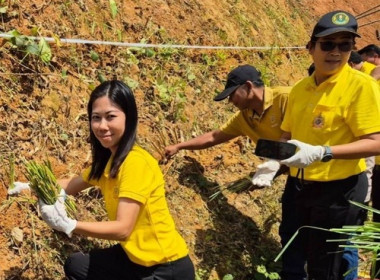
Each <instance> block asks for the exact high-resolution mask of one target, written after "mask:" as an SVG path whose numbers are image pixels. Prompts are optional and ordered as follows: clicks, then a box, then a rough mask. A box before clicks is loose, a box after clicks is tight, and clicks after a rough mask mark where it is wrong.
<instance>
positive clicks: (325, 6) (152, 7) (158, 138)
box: [0, 0, 379, 279]
mask: <svg viewBox="0 0 380 280" xmlns="http://www.w3.org/2000/svg"><path fill="white" fill-rule="evenodd" d="M117 2H118V14H117V16H116V17H115V19H113V18H112V17H111V16H110V8H109V1H106V0H89V1H43V0H35V1H30V0H24V1H18V0H8V1H4V0H3V1H0V8H1V7H5V6H7V7H8V9H7V11H6V12H5V13H0V19H1V21H0V31H1V32H8V31H10V30H12V29H14V28H16V29H17V30H18V31H19V32H20V33H22V34H25V35H34V34H33V33H34V31H33V30H35V27H37V28H38V32H37V33H38V35H41V36H49V37H50V36H58V37H61V38H86V39H90V40H108V41H120V40H123V41H127V42H140V41H146V42H149V43H165V44H168V43H178V44H199V45H240V46H244V45H245V46H248V45H252V46H264V45H265V46H272V45H273V46H304V45H305V43H306V42H307V40H308V34H309V33H310V29H311V27H312V25H313V24H314V23H315V20H316V19H317V18H318V17H319V16H320V15H321V14H323V13H325V12H327V11H331V10H336V9H344V10H347V11H350V12H352V13H353V14H360V13H361V12H364V11H366V10H368V9H370V8H371V7H374V6H376V5H377V4H378V1H377V0H368V1H366V2H365V3H362V1H351V0H350V1H339V2H338V3H337V1H333V0H315V1H311V0H302V1H294V0H279V1H275V0H270V1H265V2H262V1H257V0H251V1H248V0H218V1H217V0H204V1H195V0H183V1H182V0H181V1H172V0H166V1H164V0H162V1H159V0H157V1H151V0H150V1H147V0H139V1H136V0H134V1H117ZM377 18H378V16H377V14H373V15H370V16H368V17H365V18H362V19H360V20H359V23H360V24H362V25H363V24H365V23H367V22H371V21H374V20H376V19H377ZM376 29H379V23H376V24H372V25H367V26H365V27H363V28H361V29H360V30H359V32H360V33H361V34H362V38H361V39H358V41H357V46H358V47H359V48H361V47H363V46H365V45H366V44H368V43H376V42H377V43H378V41H376V37H375V36H376V35H375V31H376ZM0 48H1V51H0V92H1V94H0V104H1V107H0V128H1V129H0V165H1V168H0V213H1V215H2V218H1V219H0V279H62V277H63V271H62V267H61V265H62V263H63V260H64V258H65V257H66V256H67V254H69V253H70V252H72V251H76V250H84V251H86V250H88V249H90V248H92V247H94V246H105V245H107V244H108V243H107V242H101V241H98V240H92V239H86V238H82V237H78V236H76V237H73V238H72V239H68V238H67V237H65V236H64V235H63V234H60V233H55V232H53V231H52V230H50V229H49V228H48V227H47V226H46V225H45V224H44V223H43V221H42V220H41V219H40V216H39V215H38V212H37V209H36V207H35V200H36V198H35V197H34V196H32V195H30V193H28V192H26V193H23V194H22V195H20V196H18V197H7V195H6V192H7V188H8V186H9V183H10V180H11V179H10V178H11V175H10V165H11V163H10V158H11V155H12V154H14V155H15V179H16V180H17V181H24V180H25V177H24V176H23V172H24V169H23V168H24V167H23V166H24V160H31V159H35V160H43V159H49V160H50V161H51V162H52V164H53V169H54V172H55V174H56V176H57V177H65V176H70V175H72V174H79V173H80V172H81V170H82V169H83V168H84V167H85V166H87V165H88V164H89V161H90V153H89V146H88V144H87V141H86V139H87V121H86V120H87V119H86V102H87V98H88V95H89V93H90V91H91V89H92V88H93V87H94V86H96V85H97V84H98V83H99V77H100V76H104V77H105V78H106V79H111V78H118V79H123V80H124V81H126V82H127V83H128V84H129V85H131V86H132V87H133V88H134V91H135V95H136V98H137V102H138V106H139V112H140V126H139V141H140V143H141V145H143V146H144V147H145V148H147V149H148V150H149V151H150V152H152V154H154V156H155V157H156V158H157V159H161V155H162V151H163V148H164V146H165V145H167V144H169V143H173V142H176V141H179V140H184V139H189V138H190V137H193V136H195V135H199V134H201V133H204V132H207V131H209V130H211V129H214V128H217V127H218V126H219V125H221V124H222V123H223V122H224V121H225V120H226V119H228V117H229V116H231V114H232V112H234V111H235V109H234V108H232V107H231V106H230V105H226V104H225V103H223V102H221V103H215V102H211V101H210V100H212V97H213V96H214V94H215V91H217V90H219V89H221V88H222V87H223V81H224V79H225V76H226V74H227V73H228V71H229V70H230V69H231V67H235V66H236V65H238V64H241V63H250V64H253V65H255V66H257V68H259V69H260V70H261V72H262V73H263V76H264V79H265V82H266V83H267V84H268V85H292V84H293V83H294V82H296V81H297V80H299V79H300V78H301V77H303V76H304V75H306V69H307V66H308V65H309V63H310V59H309V57H308V55H307V53H306V51H305V50H291V51H287V50H286V51H279V50H269V51H265V50H262V51H210V50H178V49H154V54H153V56H150V55H148V54H147V53H146V51H145V50H144V49H126V48H119V47H110V46H91V45H80V44H77V45H68V44H62V45H61V46H58V45H56V44H51V48H52V54H53V58H52V61H51V62H50V64H49V65H46V64H44V63H42V62H41V61H40V59H39V58H38V57H36V56H33V55H29V56H27V57H24V56H25V52H22V51H20V49H17V48H11V45H10V44H9V43H7V41H5V40H3V42H2V43H1V44H0ZM91 51H93V52H96V53H97V54H99V57H100V59H99V60H96V61H95V60H94V59H91V54H90V52H91ZM165 98H167V99H168V101H167V100H166V99H165ZM259 162H260V160H259V159H257V158H256V157H255V156H254V155H253V154H252V147H251V143H249V141H248V140H247V139H245V138H239V139H236V140H234V141H231V142H230V143H226V144H222V145H219V146H217V147H213V148H210V149H208V150H203V151H183V152H181V153H180V154H179V155H178V156H176V157H175V158H174V159H172V160H170V161H169V162H166V163H165V164H164V163H163V164H162V165H161V166H162V170H163V172H164V174H165V178H166V181H167V197H168V201H169V205H170V209H171V211H172V214H173V216H174V218H175V221H176V224H177V227H178V229H179V231H180V232H181V234H182V235H183V236H184V238H185V239H186V241H187V244H188V246H189V248H190V255H191V258H192V259H193V261H194V263H195V266H196V270H197V275H198V277H199V279H222V278H223V276H224V275H226V274H232V275H233V276H235V279H265V276H264V274H263V273H260V272H259V271H258V269H257V268H258V266H263V267H264V268H265V269H266V270H267V271H268V272H278V270H279V264H278V263H273V259H274V257H275V256H276V254H277V253H278V252H279V249H280V245H279V237H278V225H279V221H280V216H281V213H280V211H281V208H280V204H279V200H280V197H281V192H282V187H283V184H284V180H285V178H284V177H280V178H278V179H277V181H276V183H275V185H274V186H273V187H271V188H265V189H258V188H253V186H250V184H249V180H248V179H247V178H249V177H250V176H251V175H252V172H253V171H254V170H255V166H256V165H257V164H258V163H259ZM239 183H241V184H240V185H244V186H245V188H243V190H236V188H237V186H239ZM228 186H229V188H227V187H228ZM234 186H235V189H234V188H233V187H234ZM217 191H220V195H219V196H217V198H215V199H213V200H210V196H211V195H214V194H215V193H216V192H217ZM77 203H78V204H79V206H80V207H79V213H78V217H79V218H80V219H86V220H91V219H97V220H100V219H102V218H103V217H104V211H103V210H101V209H102V207H101V206H102V205H101V199H100V198H99V193H98V192H97V191H95V190H91V191H89V192H88V193H85V194H83V195H81V197H80V198H79V199H78V200H77ZM16 227H18V228H20V229H21V230H22V232H23V241H22V242H19V241H17V240H16V239H15V237H14V236H13V235H12V230H14V228H16ZM260 277H261V278H260ZM263 277H264V278H263Z"/></svg>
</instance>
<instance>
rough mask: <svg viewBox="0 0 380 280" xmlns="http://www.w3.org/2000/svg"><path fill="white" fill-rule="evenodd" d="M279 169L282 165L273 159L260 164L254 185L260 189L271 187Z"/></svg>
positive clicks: (254, 178) (254, 176) (253, 180)
mask: <svg viewBox="0 0 380 280" xmlns="http://www.w3.org/2000/svg"><path fill="white" fill-rule="evenodd" d="M279 169H280V163H279V162H278V161H277V160H272V159H271V160H268V161H266V162H264V163H262V164H259V165H258V166H257V170H256V173H255V175H253V178H252V184H254V185H255V186H259V187H270V186H271V185H272V181H273V178H274V176H275V175H276V173H277V171H278V170H279Z"/></svg>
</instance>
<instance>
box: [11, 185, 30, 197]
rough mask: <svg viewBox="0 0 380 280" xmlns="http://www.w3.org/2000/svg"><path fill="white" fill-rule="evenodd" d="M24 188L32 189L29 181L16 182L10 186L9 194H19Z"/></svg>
mask: <svg viewBox="0 0 380 280" xmlns="http://www.w3.org/2000/svg"><path fill="white" fill-rule="evenodd" d="M22 190H30V187H29V183H22V182H14V183H13V188H11V187H9V188H8V194H9V195H14V194H19V193H20V192H21V191H22Z"/></svg>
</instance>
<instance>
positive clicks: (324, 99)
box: [281, 65, 380, 181]
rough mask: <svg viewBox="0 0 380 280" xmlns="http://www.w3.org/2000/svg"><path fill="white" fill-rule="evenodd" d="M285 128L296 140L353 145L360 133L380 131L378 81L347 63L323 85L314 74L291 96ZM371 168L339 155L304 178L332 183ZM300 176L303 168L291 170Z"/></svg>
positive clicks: (315, 166)
mask: <svg viewBox="0 0 380 280" xmlns="http://www.w3.org/2000/svg"><path fill="white" fill-rule="evenodd" d="M281 128H282V130H284V131H286V132H290V133H291V135H292V139H297V140H299V141H302V142H305V143H308V144H311V145H327V146H334V145H339V144H346V143H351V142H354V141H356V140H358V139H359V137H360V136H362V135H366V134H370V133H375V132H380V93H379V86H378V85H377V83H376V81H375V80H374V79H373V78H371V77H369V76H368V75H367V74H364V73H362V72H360V71H357V70H354V69H352V68H351V67H350V66H348V65H345V66H344V67H343V68H342V70H341V71H339V72H338V73H337V74H335V75H333V76H331V77H330V78H329V79H327V80H326V81H324V82H323V83H321V84H320V85H319V86H317V85H316V84H315V81H314V74H313V75H312V76H310V77H307V78H305V79H303V80H301V81H300V82H298V83H297V84H296V85H295V86H294V87H293V89H292V91H291V92H290V95H289V103H288V107H287V110H286V113H285V117H284V121H283V123H282V125H281ZM365 169H366V165H365V161H364V159H352V160H343V159H333V160H331V161H329V162H326V163H324V162H314V163H312V164H311V165H310V166H308V167H306V168H305V173H304V179H305V180H314V181H332V180H338V179H344V178H347V177H349V176H352V175H355V174H358V173H360V172H362V171H364V170H365ZM290 173H291V175H292V176H296V174H297V168H290Z"/></svg>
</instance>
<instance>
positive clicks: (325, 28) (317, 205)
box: [280, 11, 380, 280]
mask: <svg viewBox="0 0 380 280" xmlns="http://www.w3.org/2000/svg"><path fill="white" fill-rule="evenodd" d="M357 28H358V25H357V21H356V19H355V17H354V16H353V15H351V14H350V13H348V12H345V11H333V12H330V13H327V14H325V15H323V16H322V17H321V18H320V20H319V21H318V22H317V24H316V25H315V27H314V29H313V32H312V35H311V38H310V41H309V42H308V44H307V48H308V51H309V53H310V55H311V56H312V58H313V62H314V65H315V70H314V72H313V74H312V75H311V76H309V77H306V78H304V79H302V80H301V81H299V82H298V83H297V84H296V85H295V86H294V87H293V88H292V90H291V92H290V94H289V100H288V106H287V109H286V112H285V116H284V120H283V122H282V124H281V129H282V130H283V131H285V132H284V133H283V135H282V137H281V139H282V140H283V141H288V142H290V143H292V144H295V145H296V146H297V148H298V149H297V153H296V154H295V155H294V156H292V157H290V158H288V159H285V160H281V161H280V164H285V165H287V166H289V167H290V175H289V177H288V181H287V186H286V187H285V192H284V195H283V201H284V198H286V197H290V198H291V199H294V203H295V204H296V206H297V207H296V211H295V213H294V214H293V215H292V217H291V219H292V220H293V221H294V223H296V225H297V227H298V228H299V227H303V226H306V227H304V228H303V229H302V230H301V231H300V235H299V236H298V238H296V240H297V241H298V242H294V243H293V245H294V247H296V248H298V251H299V252H300V253H303V254H305V256H306V259H307V273H308V279H315V280H337V279H347V278H344V276H343V275H344V274H345V273H346V272H350V273H349V274H350V277H351V278H349V279H355V274H356V273H357V267H355V265H353V264H352V263H351V262H352V261H355V258H356V260H357V257H356V255H355V250H348V251H344V254H345V255H343V251H342V250H341V249H340V248H339V247H338V245H339V243H338V242H327V240H329V239H339V238H341V236H339V235H337V234H335V233H332V232H328V231H321V230H317V229H315V227H319V228H326V229H330V228H340V227H342V226H344V225H359V224H362V223H363V222H364V217H365V215H363V210H362V209H361V208H359V207H356V206H354V205H353V204H351V203H350V201H356V202H359V203H363V202H364V200H365V197H366V194H367V188H368V180H367V178H366V175H365V169H366V165H365V160H364V158H366V157H369V156H373V155H378V154H380V93H379V87H378V85H377V83H376V81H375V80H374V79H373V78H371V77H369V76H368V75H366V74H364V73H361V72H359V71H356V70H354V69H352V68H351V67H350V66H349V65H348V64H347V62H348V59H349V56H350V53H351V50H352V49H353V47H354V45H355V38H356V37H360V36H359V34H358V33H357ZM290 139H291V140H290ZM285 225H286V224H285ZM310 227H313V229H312V228H310ZM293 229H294V225H292V227H289V228H285V227H282V228H280V231H281V230H282V232H283V234H285V233H286V232H288V234H289V235H290V236H291V235H292V234H293V233H294V232H293V231H292V230H293ZM294 247H293V250H292V252H294V251H295V250H294ZM350 254H351V255H352V256H351V257H350ZM290 257H291V256H287V255H286V251H285V255H284V256H283V263H284V262H285V263H286V260H287V259H288V258H290ZM285 268H287V269H288V268H289V266H285ZM350 269H352V271H350ZM281 277H282V279H283V280H286V279H291V280H298V279H303V278H301V276H300V275H295V274H294V271H292V270H289V269H288V270H287V271H286V270H284V266H283V271H282V275H281Z"/></svg>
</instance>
